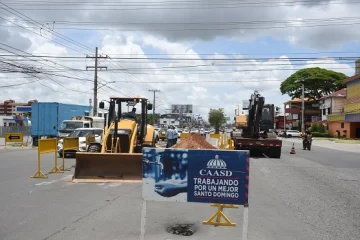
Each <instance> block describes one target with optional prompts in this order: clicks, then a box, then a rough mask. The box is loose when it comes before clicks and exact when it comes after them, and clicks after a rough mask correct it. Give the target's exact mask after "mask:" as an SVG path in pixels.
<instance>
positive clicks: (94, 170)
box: [73, 97, 155, 182]
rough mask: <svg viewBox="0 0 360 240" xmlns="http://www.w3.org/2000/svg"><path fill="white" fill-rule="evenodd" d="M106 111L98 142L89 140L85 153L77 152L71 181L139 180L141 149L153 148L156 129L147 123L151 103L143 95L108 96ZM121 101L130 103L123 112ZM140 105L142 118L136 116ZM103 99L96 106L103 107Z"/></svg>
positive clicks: (140, 173)
mask: <svg viewBox="0 0 360 240" xmlns="http://www.w3.org/2000/svg"><path fill="white" fill-rule="evenodd" d="M108 103H109V113H108V114H106V115H105V124H104V125H105V126H104V132H103V135H102V140H101V143H96V142H92V143H90V145H89V146H88V152H77V153H76V167H75V173H74V176H73V182H140V181H141V180H142V166H143V159H142V148H143V147H155V134H154V133H155V131H154V127H153V126H152V125H149V124H147V112H148V110H152V107H153V106H152V104H151V103H148V99H146V98H140V97H137V98H121V97H118V98H110V101H109V102H108ZM122 103H126V104H127V106H132V107H133V110H132V111H131V112H127V111H126V112H125V113H123V111H122ZM136 105H140V108H141V110H140V111H141V117H137V116H136V108H135V106H136ZM104 106H105V104H104V102H100V104H99V108H101V109H103V108H104Z"/></svg>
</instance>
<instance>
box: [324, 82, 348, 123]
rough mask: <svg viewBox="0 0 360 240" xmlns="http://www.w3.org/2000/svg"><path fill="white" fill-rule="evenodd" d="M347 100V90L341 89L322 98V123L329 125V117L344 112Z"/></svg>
mask: <svg viewBox="0 0 360 240" xmlns="http://www.w3.org/2000/svg"><path fill="white" fill-rule="evenodd" d="M345 99H346V88H343V89H340V90H338V91H336V92H333V93H331V94H329V95H327V96H324V97H322V98H320V100H319V104H320V112H321V121H322V122H323V123H325V124H327V116H328V115H331V114H334V113H343V112H344V101H345Z"/></svg>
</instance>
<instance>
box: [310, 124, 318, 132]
mask: <svg viewBox="0 0 360 240" xmlns="http://www.w3.org/2000/svg"><path fill="white" fill-rule="evenodd" d="M318 131H319V128H318V125H317V124H316V123H313V124H312V125H311V132H318Z"/></svg>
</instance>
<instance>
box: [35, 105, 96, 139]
mask: <svg viewBox="0 0 360 240" xmlns="http://www.w3.org/2000/svg"><path fill="white" fill-rule="evenodd" d="M90 110H91V109H90V106H83V105H75V104H63V103H56V102H39V103H33V104H32V105H31V136H32V137H33V139H34V138H37V139H38V138H40V137H41V136H47V137H57V136H58V130H59V127H60V125H61V122H62V121H63V120H70V119H71V117H73V116H84V115H85V112H87V113H88V112H90Z"/></svg>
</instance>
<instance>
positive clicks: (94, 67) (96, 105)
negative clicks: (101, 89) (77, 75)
mask: <svg viewBox="0 0 360 240" xmlns="http://www.w3.org/2000/svg"><path fill="white" fill-rule="evenodd" d="M86 58H94V59H95V66H86V70H88V69H89V68H90V69H95V76H94V97H93V98H94V110H93V116H94V117H96V116H97V108H98V102H97V92H98V79H97V70H98V69H106V70H107V67H102V66H98V59H99V58H108V56H105V57H103V56H98V47H96V48H95V56H94V57H90V56H86Z"/></svg>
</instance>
